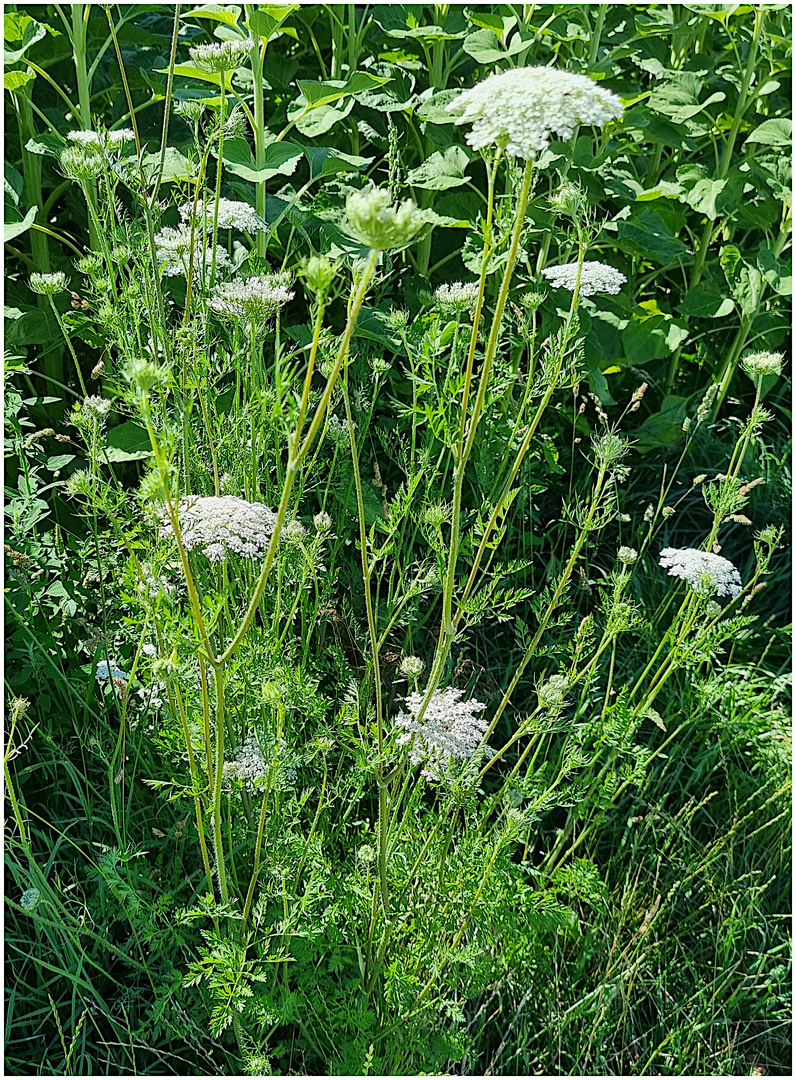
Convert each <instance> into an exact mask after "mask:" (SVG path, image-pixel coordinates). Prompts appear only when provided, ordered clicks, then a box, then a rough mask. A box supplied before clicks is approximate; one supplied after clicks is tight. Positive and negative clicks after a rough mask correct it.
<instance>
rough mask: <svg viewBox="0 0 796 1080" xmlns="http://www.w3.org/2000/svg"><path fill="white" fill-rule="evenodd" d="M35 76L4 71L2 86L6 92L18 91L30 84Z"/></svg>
mask: <svg viewBox="0 0 796 1080" xmlns="http://www.w3.org/2000/svg"><path fill="white" fill-rule="evenodd" d="M35 78H36V76H35V74H34V73H33V72H32V71H30V70H28V71H6V72H4V73H3V86H4V87H5V89H6V90H19V89H20V87H23V86H25V85H26V84H27V83H29V82H32V81H33V80H34V79H35Z"/></svg>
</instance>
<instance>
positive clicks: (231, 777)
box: [223, 733, 297, 791]
mask: <svg viewBox="0 0 796 1080" xmlns="http://www.w3.org/2000/svg"><path fill="white" fill-rule="evenodd" d="M261 742H262V745H261ZM263 751H265V752H263ZM273 760H274V743H273V737H269V736H265V737H264V738H263V739H262V740H259V739H258V738H257V736H256V735H255V734H254V733H252V734H251V735H249V736H248V737H247V738H246V740H245V742H243V743H241V745H240V746H239V747H238V748H237V749H236V750H233V752H232V754H231V755H230V760H229V761H227V762H225V763H224V770H223V771H224V779H225V780H227V781H233V782H234V781H240V782H241V783H242V784H243V785H244V787H246V788H247V790H248V791H257V790H258V788H262V787H264V786H265V784H266V783H267V781H268V773H269V771H271V766H272V762H273ZM294 762H295V755H294V754H293V753H291V751H290V748H289V747H288V746H287V745H286V744H285V743H284V742H280V744H279V753H278V755H277V759H276V767H275V768H274V770H273V774H272V777H271V779H272V780H274V781H276V782H277V786H279V787H290V786H291V785H293V784H294V783H295V782H296V776H297V769H296V766H295V764H294Z"/></svg>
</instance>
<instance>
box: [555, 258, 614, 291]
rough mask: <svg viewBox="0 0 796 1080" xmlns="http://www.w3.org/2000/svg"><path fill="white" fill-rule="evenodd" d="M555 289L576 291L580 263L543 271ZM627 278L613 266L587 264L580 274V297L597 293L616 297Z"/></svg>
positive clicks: (565, 264)
mask: <svg viewBox="0 0 796 1080" xmlns="http://www.w3.org/2000/svg"><path fill="white" fill-rule="evenodd" d="M542 277H544V278H547V280H548V281H549V282H550V284H551V285H552V286H553V288H554V289H567V290H568V291H569V292H574V291H575V282H576V281H577V280H578V263H576V262H574V263H564V265H563V266H547V267H545V269H544V270H543V271H542ZM626 281H627V278H626V277H625V275H624V274H623V273H621V272H620V271H619V270H616V269H615V268H614V267H613V266H608V265H607V264H606V263H601V262H585V263H583V266H582V267H581V272H580V295H581V296H594V294H595V293H598V292H603V293H609V294H610V295H611V296H616V294H617V293H618V292H619V290H620V289H621V288H622V286H623V285H624V283H625V282H626Z"/></svg>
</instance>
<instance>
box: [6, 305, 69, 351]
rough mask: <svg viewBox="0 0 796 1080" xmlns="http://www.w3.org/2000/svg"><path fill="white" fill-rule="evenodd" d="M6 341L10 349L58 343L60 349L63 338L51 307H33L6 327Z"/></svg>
mask: <svg viewBox="0 0 796 1080" xmlns="http://www.w3.org/2000/svg"><path fill="white" fill-rule="evenodd" d="M32 298H33V294H32V293H31V299H32ZM5 341H6V345H7V346H8V347H11V346H15V347H23V346H25V345H50V344H52V343H54V342H57V343H58V347H59V348H60V347H61V343H62V342H63V337H62V335H61V328H60V327H59V325H58V320H57V319H56V318H55V316H54V315H53V313H52V310H51V309H50V308H49V307H46V308H44V307H42V308H40V307H32V308H28V310H27V311H26V312H25V313H24V314H23V315H22V316H21V318H19V319H15V320H14V321H13V322H9V323H8V324H7V325H6V333H5Z"/></svg>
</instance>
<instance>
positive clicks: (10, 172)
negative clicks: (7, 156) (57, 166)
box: [3, 161, 25, 207]
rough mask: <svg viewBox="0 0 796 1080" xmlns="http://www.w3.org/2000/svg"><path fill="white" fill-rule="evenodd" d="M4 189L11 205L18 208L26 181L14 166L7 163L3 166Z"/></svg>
mask: <svg viewBox="0 0 796 1080" xmlns="http://www.w3.org/2000/svg"><path fill="white" fill-rule="evenodd" d="M3 188H4V190H5V193H6V195H7V196H8V198H9V200H10V201H11V203H12V204H13V205H14V206H17V207H18V206H19V200H20V199H21V198H22V192H23V191H24V189H25V181H24V179H23V177H22V173H20V172H19V171H18V170H17V169H15V168H14V166H13V165H9V164H8V162H7V161H6V162H5V164H4V166H3Z"/></svg>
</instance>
